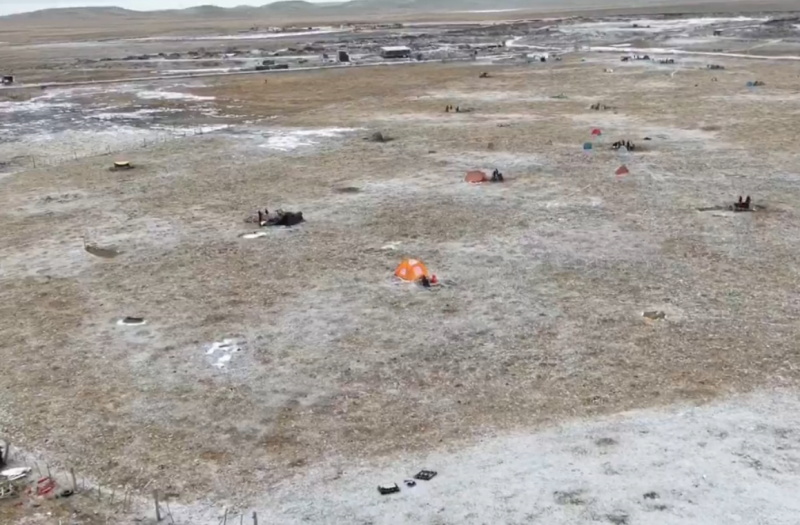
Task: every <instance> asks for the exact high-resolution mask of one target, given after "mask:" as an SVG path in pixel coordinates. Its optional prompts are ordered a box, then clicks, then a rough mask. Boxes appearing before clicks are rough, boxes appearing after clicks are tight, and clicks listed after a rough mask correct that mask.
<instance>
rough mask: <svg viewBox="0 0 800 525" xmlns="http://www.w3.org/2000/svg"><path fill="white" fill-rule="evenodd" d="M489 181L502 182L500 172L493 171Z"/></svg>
mask: <svg viewBox="0 0 800 525" xmlns="http://www.w3.org/2000/svg"><path fill="white" fill-rule="evenodd" d="M490 181H491V182H504V180H503V174H502V173H500V170H498V169H497V168H495V169H494V171H493V172H492V178H491V179H490Z"/></svg>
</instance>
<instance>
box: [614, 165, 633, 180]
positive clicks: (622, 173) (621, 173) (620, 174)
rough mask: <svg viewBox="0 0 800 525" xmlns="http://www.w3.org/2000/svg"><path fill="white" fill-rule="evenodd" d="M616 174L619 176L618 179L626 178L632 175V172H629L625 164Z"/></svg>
mask: <svg viewBox="0 0 800 525" xmlns="http://www.w3.org/2000/svg"><path fill="white" fill-rule="evenodd" d="M615 173H616V174H617V177H624V176H625V175H627V174H628V173H630V170H628V167H627V166H626V165H625V164H623V165H622V166H620V167H619V168H617V171H616V172H615Z"/></svg>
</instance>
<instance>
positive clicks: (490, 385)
mask: <svg viewBox="0 0 800 525" xmlns="http://www.w3.org/2000/svg"><path fill="white" fill-rule="evenodd" d="M581 58H582V57H581V56H580V55H572V56H569V57H567V58H565V59H564V61H563V62H559V63H549V64H547V65H536V66H508V67H498V66H494V67H491V68H489V69H488V71H489V72H490V78H485V79H481V78H478V76H479V73H480V72H481V70H483V69H486V68H483V69H479V68H475V67H467V66H445V65H422V66H418V67H413V68H404V67H401V68H370V69H366V68H365V69H358V70H348V71H330V72H308V73H302V74H300V73H298V74H287V75H284V76H280V77H276V78H274V79H273V78H270V79H269V82H268V83H266V84H265V83H264V81H263V79H261V78H238V79H234V78H229V79H220V80H219V81H217V82H215V83H212V85H209V86H206V87H197V86H192V87H188V88H186V91H187V92H188V93H190V94H193V95H196V96H199V97H215V98H214V100H213V104H215V105H216V106H217V107H218V108H219V110H220V111H221V112H223V113H225V114H232V115H236V116H238V117H239V118H240V119H241V122H240V124H239V125H238V126H234V128H232V129H226V130H222V131H218V132H216V133H211V134H206V135H197V136H191V137H186V138H181V139H180V140H172V141H168V142H163V143H158V144H155V145H150V146H145V147H139V148H136V149H131V150H129V151H128V152H127V154H125V158H126V159H127V160H130V161H132V162H133V164H134V165H135V166H136V169H134V170H132V171H125V172H110V171H109V170H108V167H109V165H110V163H111V161H112V160H114V159H115V158H117V157H118V155H117V156H115V157H112V156H93V157H86V158H78V159H77V160H71V161H70V160H66V161H64V162H62V163H59V164H58V165H55V166H45V167H37V168H35V169H34V168H32V167H29V168H25V169H24V170H22V171H16V172H15V173H12V174H10V175H8V176H5V177H4V178H2V179H0V186H2V192H1V193H0V257H2V268H1V269H0V280H2V288H0V297H1V298H2V301H0V315H1V316H2V319H3V323H2V326H1V327H0V328H1V333H0V336H1V338H2V339H1V340H2V341H3V344H2V345H0V355H2V360H3V363H4V369H5V370H8V371H12V373H7V374H3V375H1V376H0V407H2V409H0V424H2V428H3V431H4V432H5V433H8V434H10V435H12V436H13V437H14V441H15V443H17V444H18V446H20V447H25V448H26V449H29V450H35V451H37V452H39V453H41V454H43V455H46V456H47V457H48V458H49V460H50V461H51V462H53V463H56V464H59V465H62V466H73V467H75V468H76V469H78V470H79V471H80V472H83V473H86V475H87V476H88V477H91V478H93V479H95V480H97V481H98V482H101V483H102V484H103V485H108V484H113V485H118V486H125V485H129V486H131V487H133V488H134V489H136V490H138V491H139V492H140V493H142V495H144V493H146V492H148V491H150V490H152V489H153V488H157V489H159V490H162V491H165V492H169V493H172V494H174V495H175V500H174V501H175V505H183V506H184V507H183V510H184V511H185V515H186V516H189V518H186V520H185V522H187V523H189V522H192V523H206V522H208V523H212V522H216V520H215V519H214V520H212V519H211V518H209V517H208V515H207V514H203V513H199V514H194V513H195V512H199V511H198V510H197V509H198V505H200V503H199V502H201V501H202V502H209V503H203V505H206V504H208V505H211V506H213V507H214V508H222V507H223V506H231V507H234V508H237V509H248V508H256V507H258V505H259V502H260V501H262V500H261V498H262V496H263V495H264V494H266V493H272V492H273V491H276V490H278V491H280V490H289V489H292V493H293V494H294V496H293V497H296V496H297V494H298V492H297V490H296V489H297V488H298V487H302V486H303V483H304V481H303V480H304V479H312V478H304V476H307V475H310V473H312V472H314V469H317V468H319V467H320V466H321V465H332V464H335V465H337V466H336V469H338V470H341V471H342V472H344V473H347V472H350V471H351V470H352V469H353V468H354V467H355V466H367V465H371V464H378V463H381V464H382V463H384V462H391V461H392V460H395V459H399V458H403V457H417V456H415V454H427V453H430V452H437V453H438V452H442V453H444V452H445V451H448V450H449V451H457V450H459V449H461V448H462V447H464V446H470V445H475V444H476V443H479V441H480V440H481V439H484V440H489V439H490V438H492V437H493V436H497V435H505V433H507V432H515V433H520V432H522V433H525V432H531V431H533V430H535V429H538V428H540V427H542V426H548V425H551V424H554V423H556V422H566V421H570V420H571V419H573V418H576V417H590V416H595V415H602V414H614V413H617V412H620V411H625V410H631V409H644V408H650V407H660V406H666V405H670V404H672V403H676V402H679V403H688V404H693V403H703V402H706V401H710V400H713V399H715V398H717V397H721V396H727V395H730V394H732V393H741V392H750V391H753V390H762V389H765V388H768V387H772V386H776V385H778V386H781V387H784V388H791V387H793V386H795V385H796V382H797V380H798V377H799V376H800V374H799V373H798V369H797V352H796V349H795V344H794V342H795V341H796V339H797V336H798V331H799V329H798V328H799V327H798V325H797V323H796V319H797V318H798V313H799V312H798V310H800V304H798V302H797V300H796V298H795V296H794V294H793V287H794V284H795V283H796V282H797V278H798V275H797V270H796V269H795V267H796V265H795V264H794V262H795V261H796V259H797V256H798V248H797V240H798V237H799V236H800V230H798V226H797V224H798V221H797V214H798V213H797V210H796V203H797V202H798V198H799V197H800V190H798V186H797V182H798V180H800V173H798V171H797V166H798V162H797V161H798V154H797V151H796V147H795V144H796V136H797V134H798V131H800V130H799V129H798V127H800V119H798V114H800V94H798V92H799V91H800V81H799V80H798V77H797V71H796V67H795V66H793V65H791V64H789V65H786V64H780V63H770V62H765V61H755V60H733V59H723V60H719V61H716V60H715V62H721V63H724V64H725V65H726V66H727V69H726V70H725V71H717V72H710V71H706V70H703V69H700V67H694V66H693V67H688V66H680V65H679V66H675V67H662V66H656V65H647V66H643V65H641V64H630V65H624V64H621V63H619V61H618V58H617V57H612V56H605V55H601V56H598V55H592V56H587V57H586V58H587V59H588V60H587V61H586V62H583V61H582V60H581ZM608 68H611V69H613V70H614V71H613V73H606V72H604V69H608ZM675 70H677V73H675V74H673V72H674V71H675ZM714 78H716V81H714V80H713V79H714ZM753 79H759V80H762V81H764V82H765V83H766V86H764V87H760V88H755V89H749V88H747V87H746V82H747V81H748V80H753ZM556 96H561V97H559V98H555V97H556ZM595 102H601V103H604V104H606V105H609V106H612V107H613V108H615V109H611V110H606V111H593V110H590V109H589V106H590V105H591V104H593V103H595ZM448 103H449V104H453V105H458V106H460V108H463V109H465V110H467V112H463V113H458V114H455V113H445V111H444V108H445V105H447V104H448ZM266 118H270V120H269V121H268V124H267V123H265V122H264V121H260V123H259V124H258V125H247V124H244V121H245V120H247V119H254V120H259V119H266ZM594 128H600V129H601V130H602V136H601V137H600V138H599V139H594V140H593V138H592V135H591V131H592V129H594ZM315 130H316V131H315ZM374 131H381V132H383V133H384V134H386V135H387V136H389V137H391V138H392V139H393V140H391V141H390V142H386V143H373V142H370V141H367V140H364V138H365V137H367V136H369V135H370V134H371V133H372V132H374ZM314 133H316V135H314ZM304 134H305V135H304ZM276 136H277V137H279V138H278V139H275V138H274V137H276ZM286 137H292V138H291V139H287V138H286ZM298 137H305V138H306V140H305V141H300V142H302V144H301V145H297V143H298V140H299V139H298ZM645 137H648V138H650V139H651V140H645ZM619 139H624V140H630V141H633V142H634V143H635V144H636V146H637V148H636V150H635V151H633V152H630V153H629V154H628V155H627V156H623V155H620V154H619V153H618V152H614V151H611V149H610V147H609V146H610V144H611V143H612V142H614V141H616V140H619ZM592 140H593V142H594V149H593V152H592V153H591V154H587V153H585V152H584V151H583V148H582V145H583V143H584V142H587V141H592ZM271 141H272V142H271ZM276 144H278V145H281V144H282V145H283V147H282V148H276V147H275V146H276ZM287 144H288V145H287ZM270 145H271V146H270ZM48 147H49V146H48ZM622 164H625V165H627V167H628V168H629V170H630V174H629V175H627V176H624V177H618V176H616V175H615V170H617V168H619V167H620V165H622ZM495 167H496V168H498V169H500V170H501V171H502V172H503V173H504V175H505V177H506V182H505V183H504V184H499V185H481V186H472V185H468V184H465V183H464V182H463V177H464V174H465V172H466V171H467V170H470V169H485V170H489V171H491V169H493V168H495ZM345 188H348V189H345ZM353 188H354V189H353ZM739 195H751V196H752V197H753V199H754V200H755V202H756V203H757V204H759V205H760V206H763V207H764V209H763V210H760V211H757V212H754V213H732V212H727V211H725V210H724V209H721V210H715V211H704V212H701V211H698V208H708V207H715V206H718V207H722V208H724V207H725V206H727V205H728V204H729V203H732V202H733V200H735V199H736V198H737V197H738V196H739ZM259 207H260V208H264V207H269V208H270V210H274V209H277V208H284V209H288V210H301V211H302V212H303V213H304V216H305V218H306V219H307V222H306V223H305V224H303V225H301V226H299V227H295V228H292V229H270V230H268V231H267V235H266V236H265V237H261V238H257V239H249V240H248V239H243V238H241V237H240V235H242V234H244V233H247V232H252V231H254V227H253V225H250V224H245V223H244V219H245V217H247V216H248V215H249V214H250V213H252V212H254V211H255V210H256V209H257V208H259ZM85 242H88V243H89V244H96V245H100V246H106V247H110V246H113V247H115V248H117V249H118V250H119V251H120V252H121V254H120V255H118V256H117V257H115V258H113V259H103V258H97V257H94V256H92V255H91V254H89V253H87V252H86V251H85V250H84V243H85ZM406 256H410V257H417V258H421V259H422V260H423V261H425V262H426V263H427V264H428V266H429V268H430V269H431V271H432V272H433V273H435V274H436V275H437V277H438V278H439V280H440V281H442V282H443V283H444V285H443V286H442V287H440V288H438V289H435V290H425V289H422V288H420V287H417V286H414V285H406V284H400V283H396V282H394V280H393V278H392V273H393V270H394V268H395V266H396V265H397V264H398V263H399V262H400V260H401V259H402V258H403V257H406ZM644 311H661V312H663V313H664V318H661V319H657V320H649V319H646V318H643V316H642V313H643V312H644ZM125 316H141V317H144V318H145V319H146V321H147V323H146V324H145V325H144V326H138V327H133V326H120V325H119V324H118V320H119V319H121V318H123V317H125ZM226 338H227V339H234V340H235V341H236V344H237V346H238V348H239V351H231V352H227V351H226V350H225V349H220V348H219V347H215V346H213V344H214V343H215V342H221V341H223V339H226ZM212 350H213V352H212ZM224 355H229V357H226V358H224V359H223V356H224ZM429 466H432V467H439V468H438V469H439V470H440V471H443V472H444V471H445V470H446V469H447V465H429ZM409 468H410V467H409ZM335 475H336V473H334V474H332V476H334V477H335ZM373 475H374V472H373V474H372V475H370V476H367V477H366V478H365V479H363V482H364V484H365V485H368V486H369V487H370V491H373V492H374V499H372V500H370V502H378V501H379V500H378V498H379V496H378V494H377V491H374V485H376V484H377V483H378V482H381V481H383V480H376V479H373ZM442 478H444V476H442ZM442 478H440V479H442ZM792 479H794V478H792ZM398 481H399V480H398ZM498 482H499V481H498ZM320 483H321V482H320ZM287 487H288V489H287ZM551 489H552V490H553V491H556V490H573V489H572V488H570V487H567V488H563V489H562V487H561V485H559V486H555V485H553V486H552V487H550V486H548V487H547V488H546V489H543V490H545V492H547V493H549V492H550V490H551ZM637 490H638V489H637ZM464 496H465V497H468V496H469V494H468V493H465V494H464ZM309 497H311V496H309ZM286 501H289V500H286ZM305 503H307V502H305ZM305 503H304V502H303V500H302V498H300V499H298V500H297V503H296V504H297V505H304V504H305ZM365 505H368V504H367V503H365ZM364 508H365V509H366V510H364V512H363V513H361V511H359V510H358V509H350V510H348V511H347V515H348V516H354V517H355V519H356V522H358V523H362V522H363V523H369V522H376V521H374V520H376V519H377V518H374V516H373V517H372V518H371V517H370V516H372V515H373V511H374V509H372V510H369V507H364ZM476 512H477V514H476V515H475V516H465V515H462V514H461V513H454V514H448V513H447V512H446V511H443V512H441V513H430V514H426V515H425V517H424V519H426V520H428V521H425V522H426V523H480V522H481V521H480V520H487V519H489V517H490V515H489V514H487V513H486V512H483V511H478V510H476ZM487 512H488V511H487ZM596 512H598V513H601V514H602V515H606V514H610V513H612V512H614V509H610V510H608V509H605V507H603V508H600V509H599V510H597V511H596ZM628 512H630V511H628ZM197 516H203V517H202V520H201V518H198V517H197ZM333 516H334V515H333V514H332V515H331V517H330V518H329V519H330V521H329V522H332V523H333V522H337V521H336V519H338V518H334V517H333ZM514 516H517V515H516V514H514ZM565 516H566V517H565ZM570 516H572V517H570ZM592 516H593V515H590V514H586V515H585V516H584V517H583V518H581V519H584V518H585V519H587V520H590V518H591V519H594V518H592ZM708 516H709V520H711V521H713V519H720V520H721V519H723V518H717V517H715V516H717V515H714V516H711V515H708ZM340 517H341V516H340ZM517 517H519V516H517ZM177 518H178V516H176V519H177ZM119 519H120V520H121V519H122V518H119ZM286 519H287V520H288V518H286ZM320 519H322V518H320ZM515 519H516V518H515ZM519 519H522V518H521V517H519ZM554 519H556V521H558V520H561V521H558V522H564V523H567V522H570V523H574V522H576V521H575V519H577V518H575V516H573V515H572V514H567V515H564V516H561V515H560V514H559V515H556V516H555V517H554ZM359 520H360V521H359ZM437 520H439V521H437ZM322 521H324V519H322ZM590 521H591V520H590ZM612 521H613V520H612ZM711 521H707V522H711ZM286 522H290V521H286ZM338 522H341V521H338ZM507 522H511V521H507ZM718 522H720V523H722V522H723V521H718ZM776 523H779V522H778V521H776ZM780 523H783V522H780Z"/></svg>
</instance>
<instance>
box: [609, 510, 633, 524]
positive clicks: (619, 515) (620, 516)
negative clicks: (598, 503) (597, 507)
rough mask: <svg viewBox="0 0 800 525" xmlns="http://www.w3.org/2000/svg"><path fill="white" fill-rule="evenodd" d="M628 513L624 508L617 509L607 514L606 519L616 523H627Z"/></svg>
mask: <svg viewBox="0 0 800 525" xmlns="http://www.w3.org/2000/svg"><path fill="white" fill-rule="evenodd" d="M628 518H629V516H628V513H627V512H625V511H622V510H615V511H614V512H612V513H611V514H607V515H606V519H607V520H608V521H610V522H611V523H613V524H614V525H627V523H628Z"/></svg>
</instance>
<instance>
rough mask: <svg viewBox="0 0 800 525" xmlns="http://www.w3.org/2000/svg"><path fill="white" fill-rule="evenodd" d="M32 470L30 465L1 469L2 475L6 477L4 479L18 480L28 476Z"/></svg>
mask: <svg viewBox="0 0 800 525" xmlns="http://www.w3.org/2000/svg"><path fill="white" fill-rule="evenodd" d="M30 471H31V468H30V467H16V468H10V469H6V470H3V471H0V477H2V478H5V479H4V481H16V480H18V479H23V478H25V477H27V476H28V474H29V473H30Z"/></svg>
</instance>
